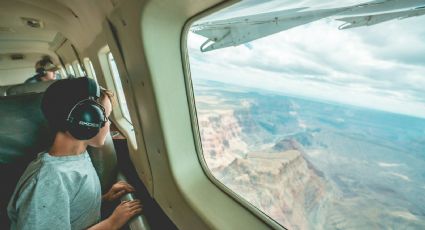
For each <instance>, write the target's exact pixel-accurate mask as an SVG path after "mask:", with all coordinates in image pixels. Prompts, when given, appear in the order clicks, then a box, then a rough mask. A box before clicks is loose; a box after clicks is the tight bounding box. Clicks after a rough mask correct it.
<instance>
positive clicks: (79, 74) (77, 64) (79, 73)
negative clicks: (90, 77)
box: [72, 60, 84, 77]
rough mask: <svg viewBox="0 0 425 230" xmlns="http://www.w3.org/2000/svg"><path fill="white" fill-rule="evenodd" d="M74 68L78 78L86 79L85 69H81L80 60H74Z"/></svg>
mask: <svg viewBox="0 0 425 230" xmlns="http://www.w3.org/2000/svg"><path fill="white" fill-rule="evenodd" d="M72 67H73V68H74V71H75V72H76V74H77V75H76V77H84V72H83V69H82V68H81V65H80V62H79V61H78V60H74V61H73V62H72Z"/></svg>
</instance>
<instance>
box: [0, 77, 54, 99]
mask: <svg viewBox="0 0 425 230" xmlns="http://www.w3.org/2000/svg"><path fill="white" fill-rule="evenodd" d="M53 82H55V81H40V82H36V83H22V84H18V85H12V86H10V87H8V88H7V89H6V96H12V95H21V94H26V93H41V92H44V91H46V89H47V88H48V87H49V86H50V85H51V84H52V83H53Z"/></svg>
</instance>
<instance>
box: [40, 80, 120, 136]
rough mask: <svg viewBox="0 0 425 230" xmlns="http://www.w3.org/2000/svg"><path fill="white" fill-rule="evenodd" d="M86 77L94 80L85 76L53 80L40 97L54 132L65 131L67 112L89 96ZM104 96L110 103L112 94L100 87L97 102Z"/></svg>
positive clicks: (45, 114) (45, 115) (43, 110)
mask: <svg viewBox="0 0 425 230" xmlns="http://www.w3.org/2000/svg"><path fill="white" fill-rule="evenodd" d="M87 79H88V80H89V81H94V80H93V79H89V78H86V77H80V78H74V79H63V80H57V81H55V82H54V83H53V84H51V85H50V86H49V88H47V90H46V92H45V93H44V96H43V99H42V103H41V110H42V112H43V114H44V117H45V118H46V120H47V121H48V123H49V126H50V128H51V129H52V131H53V132H54V133H57V132H59V131H62V132H65V131H67V125H66V118H67V116H68V114H69V112H70V111H71V109H72V108H73V107H74V106H75V105H76V104H77V103H78V102H80V101H81V100H83V99H86V98H89V90H88V89H87V88H88V87H87ZM84 89H87V90H84ZM105 97H108V98H109V99H110V100H111V103H112V102H113V99H114V94H113V93H112V92H111V91H109V90H107V89H104V88H102V87H100V97H99V98H98V99H97V100H98V102H99V103H101V101H102V100H103V99H104V98H105Z"/></svg>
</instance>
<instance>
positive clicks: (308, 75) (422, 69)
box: [188, 0, 425, 118]
mask: <svg viewBox="0 0 425 230" xmlns="http://www.w3.org/2000/svg"><path fill="white" fill-rule="evenodd" d="M258 2H260V1H258V0H257V1H255V0H245V1H242V2H241V3H238V5H235V6H233V7H232V8H231V9H225V10H223V11H221V12H218V13H216V14H214V15H211V16H209V17H207V18H204V19H201V21H208V20H214V19H222V18H230V17H234V16H241V15H249V14H257V13H263V12H270V11H275V10H281V9H290V8H296V7H304V6H312V5H314V7H315V8H317V7H319V8H326V7H329V6H330V7H335V4H336V3H335V1H328V2H324V1H319V0H316V1H314V0H311V1H292V2H297V3H296V5H294V4H292V5H289V3H288V2H290V1H285V0H276V1H261V2H262V3H260V4H259V3H258ZM357 2H359V3H361V2H365V1H351V0H349V1H343V4H344V5H343V6H346V5H350V4H356V3H357ZM316 3H317V4H316ZM319 3H320V4H319ZM338 4H341V3H338ZM424 5H425V2H424ZM336 18H338V17H331V18H325V19H322V20H319V21H315V22H312V23H309V24H306V25H302V26H298V27H295V28H292V29H289V30H285V31H282V32H280V33H277V34H273V35H270V36H267V37H264V38H260V39H258V40H255V41H252V42H249V43H248V44H245V45H240V46H237V47H228V48H223V49H218V50H213V51H210V52H205V53H203V52H201V51H200V50H199V48H200V46H201V44H202V43H203V42H204V41H205V40H206V38H204V37H202V36H200V35H197V34H194V33H192V32H189V35H188V53H189V57H190V69H191V75H192V78H194V79H208V80H215V81H221V82H225V83H230V84H237V85H241V86H246V87H252V88H260V89H266V90H271V91H275V92H277V93H282V94H286V95H293V96H302V97H309V98H315V99H320V100H327V101H334V102H337V103H343V104H351V105H356V106H361V107H368V108H373V109H378V110H384V111H390V112H395V113H401V114H407V115H411V116H416V117H422V118H425V26H423V25H425V16H419V17H412V18H407V19H404V20H392V21H388V22H384V23H381V24H377V25H374V26H368V27H358V28H352V29H346V30H339V29H338V27H339V26H340V25H341V24H343V22H341V21H337V20H335V19H336ZM195 23H196V22H195Z"/></svg>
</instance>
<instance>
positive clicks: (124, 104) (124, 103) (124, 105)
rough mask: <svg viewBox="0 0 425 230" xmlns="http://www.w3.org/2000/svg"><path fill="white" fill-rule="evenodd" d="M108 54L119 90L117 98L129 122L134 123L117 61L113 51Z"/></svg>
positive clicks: (116, 86)
mask: <svg viewBox="0 0 425 230" xmlns="http://www.w3.org/2000/svg"><path fill="white" fill-rule="evenodd" d="M107 56H108V62H109V67H110V69H111V72H112V77H113V79H114V84H115V89H116V91H117V98H118V102H119V104H120V108H121V111H122V114H123V116H124V118H125V119H126V120H127V121H128V122H130V123H132V122H131V118H130V112H129V111H128V107H127V101H126V100H125V95H124V91H123V87H122V84H121V79H120V75H119V73H118V68H117V64H116V63H115V60H114V57H113V56H112V53H111V52H108V54H107Z"/></svg>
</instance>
